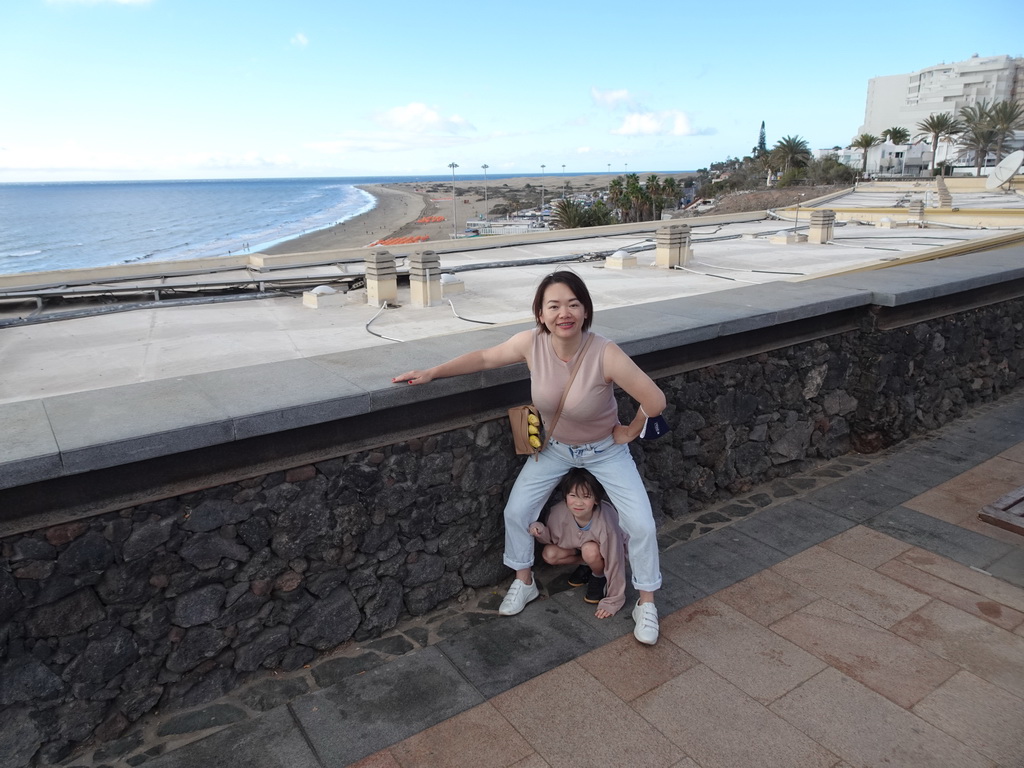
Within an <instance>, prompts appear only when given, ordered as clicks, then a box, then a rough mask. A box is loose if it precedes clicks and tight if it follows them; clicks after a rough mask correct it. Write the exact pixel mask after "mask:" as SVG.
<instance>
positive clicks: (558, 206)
mask: <svg viewBox="0 0 1024 768" xmlns="http://www.w3.org/2000/svg"><path fill="white" fill-rule="evenodd" d="M586 220H587V209H586V206H584V205H583V203H581V202H579V201H577V200H569V199H568V198H563V199H562V200H558V201H557V202H556V203H555V211H554V213H553V214H552V216H551V224H552V226H553V227H554V228H555V229H579V228H580V227H585V226H587V224H586Z"/></svg>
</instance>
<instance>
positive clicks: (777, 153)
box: [772, 136, 811, 171]
mask: <svg viewBox="0 0 1024 768" xmlns="http://www.w3.org/2000/svg"><path fill="white" fill-rule="evenodd" d="M772 155H773V156H774V158H775V160H776V162H777V163H778V164H779V165H781V166H783V169H784V170H786V171H788V170H789V169H790V166H792V167H793V168H802V167H803V166H805V165H807V163H809V162H810V161H811V149H810V147H809V146H807V142H806V141H805V140H804V139H801V138H800V137H799V136H783V137H782V138H781V139H779V140H778V141H777V142H776V143H775V146H774V147H772Z"/></svg>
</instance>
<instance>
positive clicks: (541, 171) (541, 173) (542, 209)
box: [540, 163, 547, 221]
mask: <svg viewBox="0 0 1024 768" xmlns="http://www.w3.org/2000/svg"><path fill="white" fill-rule="evenodd" d="M545 168H547V166H546V165H544V164H543V163H541V165H540V220H541V221H544V169H545Z"/></svg>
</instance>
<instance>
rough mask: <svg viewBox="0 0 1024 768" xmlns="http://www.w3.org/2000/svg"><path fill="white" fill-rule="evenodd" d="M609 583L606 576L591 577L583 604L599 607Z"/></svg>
mask: <svg viewBox="0 0 1024 768" xmlns="http://www.w3.org/2000/svg"><path fill="white" fill-rule="evenodd" d="M607 583H608V579H606V578H605V577H604V576H594V575H593V574H591V575H590V581H588V582H587V594H586V595H584V597H583V602H585V603H590V604H591V605H597V604H598V603H600V602H601V600H602V599H603V598H604V585H605V584H607Z"/></svg>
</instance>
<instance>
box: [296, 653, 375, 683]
mask: <svg viewBox="0 0 1024 768" xmlns="http://www.w3.org/2000/svg"><path fill="white" fill-rule="evenodd" d="M383 663H384V658H383V657H382V656H381V655H380V654H377V653H370V652H368V651H367V652H364V653H361V654H359V655H358V656H354V657H352V656H341V657H339V658H336V659H326V660H324V661H322V662H320V663H319V664H317V665H316V666H315V667H313V679H314V680H316V684H317V685H319V686H320V687H321V688H327V687H328V686H331V685H335V684H336V683H340V682H341V681H342V680H344V679H346V678H348V677H351V676H352V675H361V674H362V673H364V672H368V671H369V670H371V669H376V668H377V667H379V666H380V665H381V664H383Z"/></svg>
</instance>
